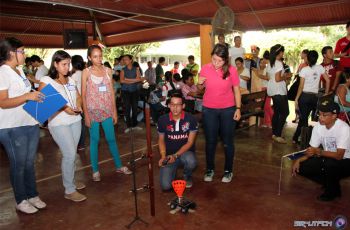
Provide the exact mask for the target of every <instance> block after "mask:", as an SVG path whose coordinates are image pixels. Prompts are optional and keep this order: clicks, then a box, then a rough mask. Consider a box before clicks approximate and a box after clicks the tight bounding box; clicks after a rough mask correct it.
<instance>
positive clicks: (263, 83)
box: [260, 68, 269, 88]
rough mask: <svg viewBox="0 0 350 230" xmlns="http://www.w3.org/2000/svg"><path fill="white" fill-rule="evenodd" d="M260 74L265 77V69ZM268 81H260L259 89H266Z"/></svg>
mask: <svg viewBox="0 0 350 230" xmlns="http://www.w3.org/2000/svg"><path fill="white" fill-rule="evenodd" d="M260 74H262V75H265V76H266V68H265V69H264V70H263V72H262V73H260ZM268 82H269V81H268V80H264V79H261V87H265V88H267V83H268Z"/></svg>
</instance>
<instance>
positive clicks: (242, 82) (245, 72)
mask: <svg viewBox="0 0 350 230" xmlns="http://www.w3.org/2000/svg"><path fill="white" fill-rule="evenodd" d="M241 76H244V77H249V78H250V73H249V69H247V68H244V69H243V71H242V73H240V74H239V87H241V88H244V89H248V87H247V81H245V80H243V79H242V78H241Z"/></svg>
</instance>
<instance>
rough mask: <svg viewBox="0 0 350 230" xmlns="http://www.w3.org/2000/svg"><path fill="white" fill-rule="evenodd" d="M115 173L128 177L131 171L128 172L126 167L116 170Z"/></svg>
mask: <svg viewBox="0 0 350 230" xmlns="http://www.w3.org/2000/svg"><path fill="white" fill-rule="evenodd" d="M116 172H117V173H123V174H125V175H129V174H131V173H132V171H130V170H129V169H128V167H126V166H123V167H120V168H118V169H117V171H116Z"/></svg>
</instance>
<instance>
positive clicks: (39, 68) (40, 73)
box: [30, 55, 49, 89]
mask: <svg viewBox="0 0 350 230" xmlns="http://www.w3.org/2000/svg"><path fill="white" fill-rule="evenodd" d="M30 60H31V61H32V66H33V67H34V68H36V72H35V80H36V81H35V82H34V88H35V89H37V88H39V83H40V79H41V78H42V77H44V76H47V75H48V73H49V70H48V69H47V68H46V66H45V65H44V62H43V61H42V60H41V59H40V57H39V56H38V55H33V56H31V57H30Z"/></svg>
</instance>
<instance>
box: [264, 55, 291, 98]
mask: <svg viewBox="0 0 350 230" xmlns="http://www.w3.org/2000/svg"><path fill="white" fill-rule="evenodd" d="M279 71H281V75H283V74H284V69H283V64H282V62H281V61H279V60H276V62H275V65H274V66H273V67H271V65H270V64H268V65H267V68H266V72H267V75H268V77H269V82H268V83H267V95H269V96H271V97H272V96H275V95H287V85H286V82H285V81H280V82H276V73H278V72H279Z"/></svg>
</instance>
